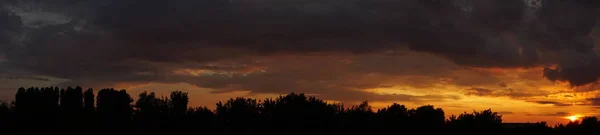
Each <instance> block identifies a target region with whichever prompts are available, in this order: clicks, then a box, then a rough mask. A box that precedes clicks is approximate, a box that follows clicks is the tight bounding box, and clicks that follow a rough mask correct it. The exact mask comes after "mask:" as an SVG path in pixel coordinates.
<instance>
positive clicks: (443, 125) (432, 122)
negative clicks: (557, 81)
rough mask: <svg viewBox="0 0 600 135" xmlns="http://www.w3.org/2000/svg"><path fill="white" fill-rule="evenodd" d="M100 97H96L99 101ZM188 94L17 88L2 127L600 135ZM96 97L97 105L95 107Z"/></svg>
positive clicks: (587, 120) (300, 101)
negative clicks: (208, 99) (205, 102)
mask: <svg viewBox="0 0 600 135" xmlns="http://www.w3.org/2000/svg"><path fill="white" fill-rule="evenodd" d="M94 98H95V100H94ZM189 102H190V98H189V97H188V93H185V92H182V91H172V92H171V93H170V95H168V96H160V97H159V96H157V95H156V94H155V93H154V92H142V93H140V94H139V95H138V99H137V100H136V101H135V103H134V104H132V103H133V99H132V98H131V97H130V96H129V94H127V92H126V91H125V90H115V89H102V90H100V91H99V92H98V93H97V96H96V97H95V96H94V91H93V90H92V89H88V90H87V91H85V92H83V90H82V88H81V87H79V86H77V87H75V88H72V87H67V88H66V89H60V90H59V88H58V87H43V88H33V87H31V88H27V89H25V88H19V89H18V90H17V93H16V95H15V100H14V101H12V102H11V103H10V104H9V103H8V102H7V101H0V121H2V122H0V131H2V133H5V134H25V135H28V134H60V135H67V134H74V135H80V134H83V135H106V134H140V135H163V134H164V135H172V134H204V135H280V134H286V135H305V134H327V135H363V134H374V135H388V134H407V133H419V134H442V133H443V134H463V135H481V134H485V135H500V134H503V135H530V134H550V135H590V134H600V130H599V129H600V121H598V119H597V118H596V117H584V118H583V119H582V120H581V121H573V122H569V123H567V124H559V125H557V126H555V127H548V125H547V124H546V123H545V122H539V123H520V125H519V123H516V124H517V125H518V126H514V125H513V126H511V124H514V123H502V116H501V115H499V114H498V113H496V112H493V111H492V110H491V109H487V110H483V111H473V112H472V113H467V112H465V113H462V114H459V115H452V116H451V117H450V118H448V119H447V120H446V119H445V117H444V116H445V114H444V111H443V110H442V109H441V108H435V107H434V106H432V105H425V106H420V107H417V108H414V109H408V108H407V107H406V106H404V105H401V104H397V103H394V104H392V105H390V106H388V107H385V108H381V109H379V110H377V111H373V109H372V108H371V106H370V105H369V103H368V102H367V101H365V102H362V103H360V104H358V105H353V106H350V107H348V108H345V107H344V106H343V104H331V103H327V102H325V101H324V100H321V99H317V98H316V97H312V96H306V95H304V94H296V93H291V94H287V95H283V96H279V97H277V98H275V99H273V98H267V99H265V100H263V101H260V100H256V99H252V98H244V97H238V98H232V99H229V100H227V101H226V102H219V103H217V104H216V105H217V106H216V109H215V110H214V111H213V110H210V109H209V108H207V107H189V105H188V104H189ZM94 103H95V106H94Z"/></svg>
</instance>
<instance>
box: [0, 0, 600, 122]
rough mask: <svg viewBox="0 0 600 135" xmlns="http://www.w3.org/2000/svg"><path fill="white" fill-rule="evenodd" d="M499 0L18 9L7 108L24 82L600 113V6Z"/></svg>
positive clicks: (539, 117)
mask: <svg viewBox="0 0 600 135" xmlns="http://www.w3.org/2000/svg"><path fill="white" fill-rule="evenodd" d="M188 2H190V3H188ZM363 2H366V3H363ZM499 2H506V1H505V0H487V1H481V0H469V1H453V2H447V1H437V3H436V2H433V1H432V2H426V3H422V2H421V1H418V0H397V1H394V0H375V1H360V2H357V1H347V0H331V1H312V0H292V1H280V0H268V1H264V0H257V1H253V0H241V1H240V0H230V1H228V3H226V4H224V3H221V2H212V4H214V5H209V3H211V2H208V3H203V2H193V1H181V2H174V4H162V3H161V2H149V3H144V4H133V5H132V4H131V3H128V2H122V1H112V2H108V3H110V4H108V5H107V6H106V7H104V6H101V7H96V6H98V5H103V4H90V3H88V4H70V3H54V2H49V3H46V2H40V3H17V5H10V6H6V7H7V10H2V9H0V15H3V16H0V21H3V20H2V19H4V20H11V21H6V22H10V23H5V24H7V26H6V28H14V29H10V30H7V31H0V32H2V33H0V36H2V37H0V39H9V40H10V41H8V42H6V43H4V42H3V44H2V45H1V46H0V100H12V99H13V98H14V94H15V91H16V89H17V88H18V87H47V86H61V87H64V86H74V85H80V86H82V87H84V88H88V87H93V88H94V89H96V90H98V89H101V88H107V87H113V88H116V89H127V90H128V92H129V93H130V95H131V96H132V97H134V98H135V97H136V96H137V94H138V93H140V92H143V91H151V92H157V93H158V94H159V95H165V94H167V93H168V92H169V91H170V90H181V91H185V92H188V93H189V95H190V98H191V105H192V106H207V107H209V108H214V107H215V103H217V102H218V101H224V100H227V99H229V98H233V97H240V96H244V97H254V98H259V99H263V98H267V97H275V96H278V95H281V94H287V93H290V92H295V93H305V94H308V95H314V96H316V97H318V98H322V99H325V100H327V101H330V102H336V103H339V102H342V103H344V104H347V105H352V104H356V103H359V102H362V101H365V100H368V101H369V102H370V103H371V105H372V106H373V107H374V108H375V109H377V108H382V107H386V106H387V105H390V104H392V103H399V104H404V105H407V106H408V107H418V106H421V105H434V106H437V107H441V108H443V109H444V110H445V111H446V114H448V115H451V114H460V113H462V112H465V111H467V112H470V111H473V110H484V109H488V108H491V109H492V110H493V111H496V112H500V113H501V114H503V115H504V117H503V118H504V121H505V122H538V121H547V122H548V123H549V124H550V125H554V124H556V123H561V122H567V121H568V119H565V118H564V117H565V116H569V115H581V116H598V115H600V114H599V113H600V91H599V90H600V82H598V81H596V82H594V81H595V80H598V76H600V72H598V71H597V70H598V69H596V68H598V67H600V57H598V56H600V55H598V54H600V23H597V22H598V21H597V20H598V19H596V20H594V17H596V18H597V16H594V15H595V14H594V12H596V13H597V11H600V10H597V9H591V8H582V6H583V5H581V4H578V3H576V2H571V1H560V2H559V1H544V3H543V4H542V3H531V1H528V0H524V1H523V2H527V3H523V2H518V1H516V2H515V1H511V3H508V4H498V3H499ZM290 3H292V4H290ZM21 4H22V5H21ZM38 4H39V5H40V6H34V7H35V8H40V9H35V10H31V11H29V10H30V9H29V8H33V7H29V6H31V5H38ZM46 4H48V5H46ZM431 4H433V5H431ZM445 4H447V5H445ZM88 6H89V7H88ZM111 6H114V7H111ZM146 6H148V7H146ZM8 7H10V8H8ZM121 7H128V8H121ZM198 7H211V8H207V10H198ZM213 7H214V8H213ZM2 8H4V7H2ZM65 9H69V10H65ZM84 9H90V10H92V11H87V10H84ZM107 9H110V10H107ZM217 9H218V10H217ZM221 9H223V10H221ZM80 10H84V11H80ZM96 10H97V11H96ZM160 11H165V12H164V13H158V12H160ZM167 11H168V12H167ZM171 11H177V12H171ZM240 11H244V12H240ZM246 11H247V12H246ZM513 11H514V12H513ZM564 11H569V12H564ZM506 13H507V14H506ZM4 14H6V15H4ZM207 18H210V19H214V20H211V21H207ZM555 18H561V19H555ZM494 19H495V20H494ZM157 20H158V21H157ZM248 20H252V21H250V22H248ZM573 20H577V21H573ZM594 21H596V22H594ZM221 22H227V23H221ZM589 22H591V23H589ZM594 23H596V24H594ZM182 24H185V25H182ZM590 31H592V32H591V33H589V32H590ZM48 37H51V38H48ZM4 44H7V45H6V46H5V45H4ZM3 49H5V50H7V51H4V50H3ZM558 65H560V66H563V67H567V68H562V70H567V71H564V72H563V71H562V70H561V69H557V68H556V67H557V66H558ZM548 67H550V68H552V69H549V70H548V71H549V72H547V73H546V74H547V75H548V74H550V75H549V76H551V77H544V70H545V69H544V68H548ZM579 70H581V71H579ZM583 76H586V77H583ZM549 78H551V79H549ZM550 80H569V81H570V82H571V83H574V82H575V83H580V84H585V85H582V86H577V87H573V86H571V84H569V83H567V82H561V81H550Z"/></svg>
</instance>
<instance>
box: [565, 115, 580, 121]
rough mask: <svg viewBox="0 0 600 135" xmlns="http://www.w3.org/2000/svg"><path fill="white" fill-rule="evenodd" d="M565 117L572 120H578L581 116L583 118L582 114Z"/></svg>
mask: <svg viewBox="0 0 600 135" xmlns="http://www.w3.org/2000/svg"><path fill="white" fill-rule="evenodd" d="M565 118H566V119H569V120H571V121H576V120H578V119H579V118H581V115H572V116H567V117H565Z"/></svg>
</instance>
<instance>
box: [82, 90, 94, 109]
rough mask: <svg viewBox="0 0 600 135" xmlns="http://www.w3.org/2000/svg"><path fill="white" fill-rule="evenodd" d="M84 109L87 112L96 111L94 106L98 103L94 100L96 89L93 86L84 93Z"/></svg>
mask: <svg viewBox="0 0 600 135" xmlns="http://www.w3.org/2000/svg"><path fill="white" fill-rule="evenodd" d="M83 103H84V106H83V110H85V111H86V112H94V110H95V109H96V108H95V107H94V103H96V102H95V101H94V90H93V89H92V88H90V89H88V90H86V91H85V92H84V93H83Z"/></svg>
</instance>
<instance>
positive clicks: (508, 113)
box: [498, 112, 515, 115]
mask: <svg viewBox="0 0 600 135" xmlns="http://www.w3.org/2000/svg"><path fill="white" fill-rule="evenodd" d="M498 114H502V115H512V114H515V112H498Z"/></svg>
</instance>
